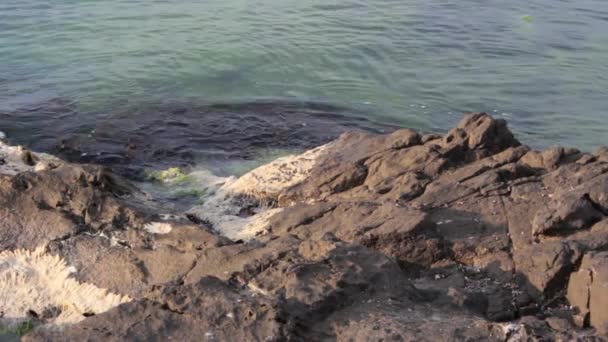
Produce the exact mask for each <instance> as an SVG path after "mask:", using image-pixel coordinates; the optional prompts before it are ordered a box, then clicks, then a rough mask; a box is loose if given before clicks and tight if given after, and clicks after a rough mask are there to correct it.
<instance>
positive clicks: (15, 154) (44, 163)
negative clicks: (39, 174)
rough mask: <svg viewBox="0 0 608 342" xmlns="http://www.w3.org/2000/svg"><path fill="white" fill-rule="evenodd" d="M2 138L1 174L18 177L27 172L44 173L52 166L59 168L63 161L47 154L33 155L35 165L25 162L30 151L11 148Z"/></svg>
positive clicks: (0, 154)
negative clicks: (18, 174) (43, 171)
mask: <svg viewBox="0 0 608 342" xmlns="http://www.w3.org/2000/svg"><path fill="white" fill-rule="evenodd" d="M2 140H3V139H2V138H1V137H0V174H4V175H9V176H12V175H16V174H17V173H20V172H26V171H42V170H46V169H48V168H50V167H51V166H52V165H55V166H59V165H61V164H63V161H62V160H61V159H59V158H57V157H54V156H52V155H50V154H46V153H32V152H29V153H31V154H32V157H33V159H34V160H33V161H34V163H33V165H29V164H26V163H25V162H24V156H25V154H26V153H28V151H27V150H26V149H25V148H23V147H22V146H10V145H8V144H6V143H4V142H3V141H2Z"/></svg>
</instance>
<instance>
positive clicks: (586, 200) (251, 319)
mask: <svg viewBox="0 0 608 342" xmlns="http://www.w3.org/2000/svg"><path fill="white" fill-rule="evenodd" d="M319 151H322V153H317V152H319ZM606 151H607V150H606V149H599V150H598V151H597V152H595V153H594V154H587V153H583V152H580V151H578V150H575V149H569V148H552V149H549V150H547V151H544V152H541V151H533V150H531V149H530V148H529V147H527V146H524V145H522V144H521V143H520V142H519V141H518V140H517V139H515V137H514V136H513V134H512V133H511V132H510V131H509V129H508V128H507V124H506V122H505V121H504V120H500V119H494V118H492V117H491V116H489V115H487V114H484V113H470V114H466V115H465V116H464V118H463V120H462V121H461V122H460V123H459V124H458V126H457V127H455V128H454V129H452V130H450V131H449V132H448V133H447V134H446V135H444V136H437V135H421V134H419V133H417V132H415V131H412V130H408V129H404V130H398V131H395V132H393V133H391V134H386V135H371V134H366V133H347V134H344V135H342V136H341V137H340V138H339V139H337V140H336V141H334V142H332V143H330V144H328V145H325V146H324V147H323V148H322V149H320V150H317V152H313V153H309V154H305V156H306V155H308V156H311V155H312V156H313V157H312V158H310V159H306V158H305V159H306V163H305V164H297V163H296V164H294V165H293V166H294V167H295V168H296V169H298V170H303V172H300V173H298V174H297V177H295V178H294V177H291V178H289V175H286V176H285V177H287V178H285V179H289V180H290V181H289V182H287V183H281V184H279V185H280V186H275V185H277V184H278V183H276V182H274V183H272V186H271V187H266V188H264V187H263V186H262V188H260V191H259V192H256V186H255V185H254V186H252V187H248V188H247V191H243V192H242V193H241V195H246V196H248V197H254V198H255V197H257V199H258V200H257V201H253V202H252V201H243V202H242V203H243V207H242V209H243V211H244V212H247V213H251V212H253V213H255V214H260V213H262V214H263V213H267V216H264V220H262V221H259V222H260V224H259V225H257V226H256V227H255V229H251V227H250V229H249V230H247V233H246V234H244V233H243V234H244V235H241V236H238V237H237V236H232V237H234V238H233V239H228V238H226V237H224V236H221V235H219V234H218V233H217V232H216V231H214V230H212V229H211V228H214V227H210V225H209V222H208V221H207V220H206V219H205V212H204V210H203V211H199V212H197V215H196V217H190V221H183V220H182V221H180V220H177V219H174V220H169V221H163V220H162V219H160V218H159V217H158V215H155V209H153V208H151V207H149V206H147V205H146V203H142V202H141V201H139V200H138V196H137V190H134V189H131V188H130V187H129V186H128V185H127V184H123V182H122V181H121V180H120V179H119V178H117V177H115V176H111V177H110V176H108V177H109V178H108V177H102V178H99V177H98V178H99V179H101V180H100V181H96V182H95V181H90V180H89V179H90V177H89V176H87V175H90V174H95V173H91V171H90V170H96V169H95V167H88V166H87V167H85V166H75V165H66V166H65V169H63V168H61V167H60V168H57V169H55V170H48V171H42V172H39V173H32V172H25V173H19V174H16V175H14V176H6V177H5V178H4V180H2V182H0V203H2V208H6V209H5V211H7V212H11V213H12V212H19V213H23V215H13V216H10V218H11V219H10V220H8V221H7V222H12V223H10V224H12V226H8V225H6V224H5V225H4V226H2V223H0V228H2V229H0V234H1V235H0V242H1V243H2V245H1V246H2V248H3V249H14V248H33V247H34V246H38V245H40V244H43V245H45V246H46V247H45V248H46V252H47V253H49V254H51V255H58V256H61V257H62V258H64V260H66V262H67V263H68V264H69V265H71V266H73V267H75V268H76V270H77V271H76V272H75V273H74V274H73V275H72V276H73V277H74V278H75V279H77V280H79V281H81V282H86V283H88V284H92V285H95V286H97V287H99V288H103V289H108V290H110V291H111V292H113V293H117V294H121V295H128V296H129V297H130V298H132V301H131V302H129V303H125V304H122V305H119V306H117V307H114V308H112V309H110V310H108V311H106V312H103V313H96V314H95V315H93V316H90V317H86V318H85V319H84V320H82V321H81V322H80V323H78V324H74V325H69V326H59V327H58V326H51V325H49V324H41V325H38V326H37V327H36V329H34V331H33V332H31V333H29V334H28V335H27V336H25V338H24V339H25V340H27V341H48V340H66V341H80V340H114V341H123V340H169V339H171V340H183V341H200V340H218V341H256V340H257V341H370V340H384V341H390V340H394V341H461V340H466V341H536V340H539V341H541V340H542V341H572V340H581V341H585V340H588V341H603V340H606V334H607V331H606V326H605V322H606V320H607V318H606V315H605V307H606V303H605V298H604V297H606V296H605V293H606V286H607V285H606V279H605V278H606V277H605V276H606V274H608V271H607V270H606V267H605V266H606V262H605V261H606V259H607V257H606V252H605V251H606V250H607V249H608V217H607V216H608V157H607V156H608V154H607V153H606ZM291 160H303V159H301V158H300V159H298V157H297V156H296V157H293V159H291ZM281 163H283V162H279V163H275V164H274V166H273V165H272V164H271V165H267V166H266V168H265V169H264V168H263V169H258V170H257V171H254V173H252V174H250V175H249V176H247V177H249V178H243V179H241V183H240V184H242V185H243V186H245V185H248V184H255V183H249V181H245V180H246V179H251V177H252V175H255V174H257V175H258V176H259V177H257V178H256V179H258V180H259V179H263V177H262V176H263V175H265V174H266V172H267V174H269V175H272V177H271V178H272V179H282V178H281V177H283V175H282V173H281V168H280V167H279V168H278V169H277V168H275V166H276V165H282V164H281ZM298 165H300V166H302V165H303V166H302V167H300V166H298ZM91 168H93V169H91ZM283 169H285V170H286V172H288V173H293V171H294V168H291V167H285V168H283ZM70 170H71V171H70ZM74 170H78V171H74ZM262 170H266V171H264V172H261V171H262ZM74 172H76V174H81V175H82V174H84V175H85V176H82V177H74V176H70V175H73V173H74ZM298 172H299V171H298ZM62 175H63V176H62ZM292 176H293V175H292ZM277 177H278V178H277ZM93 178H94V177H93ZM254 178H255V177H254ZM21 180H25V182H23V181H21ZM110 180H111V181H110ZM47 181H48V182H50V183H52V184H56V183H57V184H64V185H63V188H54V187H51V186H50V185H46V187H47V188H48V189H50V190H51V191H50V192H49V193H50V194H51V195H45V196H46V197H44V196H42V195H41V194H40V193H39V192H38V191H37V190H36V184H46V183H45V182H47ZM263 183H264V182H262V184H263ZM24 184H29V186H24ZM100 184H105V185H104V186H100ZM117 184H120V185H121V186H120V187H118V189H123V191H117V190H116V189H115V185H117ZM237 184H238V183H237ZM283 185H284V186H283ZM53 186H55V185H53ZM66 187H67V188H68V189H70V191H69V192H68V193H69V194H76V196H74V195H70V196H68V194H67V193H65V191H62V189H66ZM15 189H18V190H15ZM269 189H270V190H269ZM233 190H234V189H233ZM52 194H56V195H52ZM256 194H259V196H257V195H256ZM85 195H86V196H85ZM232 195H235V196H236V197H238V195H239V191H236V190H234V191H232ZM49 196H55V197H51V198H52V199H53V200H49ZM57 198H59V199H61V201H57V200H56V199H57ZM259 199H262V200H259ZM58 202H59V203H62V205H61V206H58V205H57V203H58ZM35 203H46V204H43V205H35ZM93 203H95V204H98V203H108V205H107V206H99V205H96V206H94V205H93ZM234 203H237V204H238V203H239V202H238V201H237V202H232V204H234ZM92 208H97V209H95V210H93V209H92ZM109 208H114V209H109ZM266 208H270V209H272V210H275V211H271V212H269V211H265V210H264V209H266ZM256 210H257V211H256ZM118 213H123V214H121V215H118ZM268 213H270V214H268ZM25 214H29V215H25ZM5 215H7V214H5ZM244 216H246V215H244ZM7 217H8V216H7ZM29 217H32V219H30V218H29ZM51 219H52V220H55V221H50V220H51ZM44 221H49V222H57V224H54V225H48V224H47V225H41V223H43V222H44ZM165 224H167V225H168V226H167V225H165ZM169 226H170V229H169ZM14 227H19V228H17V229H15V228H14ZM51 227H53V228H51ZM54 227H59V228H54ZM55 229H59V230H57V231H56V230H55ZM236 233H239V232H236ZM240 233H242V231H241V232H240ZM22 234H23V236H22ZM31 240H35V241H33V242H32V241H31ZM596 303H597V304H596Z"/></svg>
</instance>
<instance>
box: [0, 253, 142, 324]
mask: <svg viewBox="0 0 608 342" xmlns="http://www.w3.org/2000/svg"><path fill="white" fill-rule="evenodd" d="M73 272H75V268H74V267H69V266H68V265H67V264H66V262H65V261H64V260H63V259H61V258H60V257H59V256H55V255H48V254H45V252H44V248H37V249H36V250H34V251H25V250H16V251H4V252H2V253H0V312H2V313H3V319H6V320H13V321H20V320H21V321H22V320H24V319H27V317H28V312H30V310H31V311H34V312H36V313H38V314H42V313H43V312H44V311H45V310H58V313H59V314H58V315H57V316H56V317H54V318H50V319H49V322H48V323H54V324H71V323H77V322H80V321H82V320H83V319H84V318H85V316H84V314H85V313H93V314H99V313H102V312H105V311H107V310H110V309H111V308H113V307H115V306H117V305H120V304H122V303H126V302H128V301H130V300H131V299H130V298H129V297H127V296H121V295H117V294H112V293H108V291H107V290H105V289H102V288H99V287H97V286H95V285H92V284H88V283H80V282H78V281H76V280H75V279H74V278H72V277H71V274H72V273H73Z"/></svg>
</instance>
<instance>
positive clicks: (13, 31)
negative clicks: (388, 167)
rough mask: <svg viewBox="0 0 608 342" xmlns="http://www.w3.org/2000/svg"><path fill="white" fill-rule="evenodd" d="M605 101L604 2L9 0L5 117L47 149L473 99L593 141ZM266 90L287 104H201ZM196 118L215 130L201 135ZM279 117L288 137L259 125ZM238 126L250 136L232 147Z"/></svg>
mask: <svg viewBox="0 0 608 342" xmlns="http://www.w3.org/2000/svg"><path fill="white" fill-rule="evenodd" d="M607 98H608V2H606V1H604V0H576V1H574V0H567V1H555V0H537V1H527V0H512V1H499V0H484V1H480V0H459V1H443V0H442V1H440V0H424V1H419V0H412V1H396V0H341V1H327V0H309V1H295V0H280V1H279V0H263V1H262V0H258V1H238V0H221V1H219V0H210V1H193V0H162V1H160V0H156V1H153V0H145V1H144V0H103V1H99V0H54V1H47V0H2V1H0V113H4V114H0V130H3V131H6V132H7V133H9V136H10V137H12V138H13V139H14V140H15V141H16V142H21V143H27V144H29V145H34V146H38V147H40V148H42V149H44V150H52V149H57V148H58V147H60V146H61V145H62V140H66V139H67V140H69V141H73V140H74V139H81V138H82V136H83V135H88V134H89V133H90V132H93V131H95V132H97V133H101V134H105V135H106V136H107V137H106V139H105V140H103V139H101V140H99V139H96V140H95V143H97V144H98V146H99V148H97V149H96V151H92V152H94V153H101V152H104V153H105V152H107V153H108V154H112V153H114V150H115V149H116V145H118V144H123V143H126V144H128V143H129V142H128V139H126V138H125V135H127V134H129V132H131V131H133V132H135V134H134V135H135V136H136V138H137V139H147V140H151V141H154V140H155V139H156V138H157V137H159V136H161V137H162V139H160V142H159V144H161V143H166V142H171V144H173V145H175V146H173V147H172V148H173V150H170V151H168V154H169V155H176V154H178V155H179V153H182V152H184V150H190V151H186V152H193V153H194V155H195V157H193V158H203V159H204V158H205V156H207V155H215V154H217V153H218V150H222V149H223V148H222V146H223V145H222V144H226V146H227V147H226V149H225V150H227V151H228V152H227V153H228V154H231V153H233V152H234V150H235V149H248V148H249V149H251V148H254V147H256V146H258V147H260V146H262V147H263V148H266V149H276V148H279V149H280V148H293V147H298V146H299V147H305V146H307V145H311V144H314V143H318V142H322V141H323V140H324V139H321V136H323V137H325V140H327V139H328V138H331V137H333V136H335V134H337V133H338V132H339V131H342V130H344V129H348V128H349V127H353V126H356V127H359V128H364V129H365V128H373V129H376V130H377V129H379V127H384V126H383V124H389V125H403V126H409V127H413V128H417V129H422V130H426V131H433V130H444V129H447V128H449V127H450V126H451V125H453V124H454V123H455V122H456V121H457V120H458V119H459V118H460V114H459V113H460V112H462V111H469V110H474V111H481V110H483V111H488V112H491V113H494V114H495V115H498V116H501V117H504V118H506V119H508V120H509V122H510V125H511V127H513V129H514V130H515V131H516V132H517V134H518V137H519V138H520V139H521V140H522V141H524V142H525V143H528V144H531V145H533V146H535V147H546V146H549V145H555V144H566V145H575V146H577V147H579V148H582V149H587V150H588V149H592V148H594V147H595V146H597V145H599V144H606V143H608V142H606V140H605V139H606V137H607V136H608V125H606V123H605V121H606V119H608V100H607ZM259 100H265V101H266V102H267V103H275V102H276V103H277V105H276V107H275V109H276V110H271V111H270V112H271V113H275V114H276V112H277V111H280V110H281V108H283V104H284V103H290V104H291V105H292V111H291V114H290V115H288V116H285V117H278V116H277V117H276V120H275V119H273V117H272V116H269V115H268V114H267V113H266V114H264V113H261V112H256V111H257V110H259V111H265V110H266V111H267V110H268V107H263V106H262V107H256V108H253V109H251V108H249V109H247V110H243V109H242V107H238V106H237V108H236V109H234V108H231V107H224V108H223V109H220V110H215V111H214V110H211V111H210V110H200V107H201V106H208V105H209V104H213V103H227V104H233V103H251V102H252V101H259ZM311 102H313V103H324V104H331V105H335V107H327V108H325V109H324V110H323V111H324V112H325V113H326V114H328V115H327V116H326V117H325V118H322V119H319V117H318V116H315V117H311V116H310V115H308V114H303V115H301V116H299V115H298V114H297V113H298V110H297V109H293V105H294V104H298V105H301V107H302V111H303V112H306V111H308V110H309V109H310V103H311ZM176 103H177V104H179V105H175V104H176ZM157 104H163V105H162V106H159V105H157ZM163 106H164V107H163ZM167 106H175V107H178V108H182V111H181V112H180V111H179V110H177V111H176V110H173V109H167ZM158 107H162V108H161V109H158ZM184 107H185V109H184ZM24 108H26V109H27V110H25V109H24ZM155 108H156V109H155ZM163 108H164V109H163ZM193 108H194V109H193ZM196 108H199V109H196ZM331 108H336V111H337V114H339V115H335V116H334V115H329V114H332V113H333V109H331ZM250 109H251V110H250ZM167 113H170V115H168V114H167ZM183 113H190V115H186V114H184V115H182V114H183ZM203 114H204V115H205V117H206V119H204V120H202V122H209V121H213V122H214V123H215V124H216V125H219V128H218V127H216V126H214V127H212V128H210V131H212V132H214V133H213V134H211V135H210V137H208V139H207V140H204V139H203V140H201V139H200V138H201V137H200V135H199V136H198V139H199V141H198V142H196V141H195V142H192V137H191V136H187V135H188V134H193V131H194V128H196V130H199V131H200V130H204V127H202V126H201V124H200V121H199V118H200V116H199V115H203ZM226 115H227V116H228V117H229V118H230V120H232V121H231V122H229V123H227V124H226V125H225V126H223V123H222V118H223V117H224V116H226ZM210 117H212V119H209V118H210ZM144 118H145V119H144ZM356 118H365V119H367V121H362V120H358V119H356ZM309 120H310V121H311V122H312V127H311V128H309V129H305V130H300V131H297V130H295V131H294V130H293V127H295V123H298V124H303V125H306V124H307V123H308V121H309ZM319 120H322V121H323V123H320V121H319ZM176 122H177V125H178V126H171V125H172V124H176ZM315 122H316V124H315ZM241 123H242V125H241ZM275 124H276V125H277V126H278V127H279V128H281V127H282V128H283V129H284V132H292V133H293V134H282V135H281V134H274V133H268V132H267V131H265V130H264V129H262V132H263V133H264V134H265V135H264V134H262V135H258V136H256V134H255V132H256V131H255V130H256V129H260V127H264V125H267V127H271V129H269V130H270V131H272V132H276V129H274V128H273V127H275V128H276V127H277V126H275ZM179 125H181V126H179ZM330 126H335V127H330ZM163 127H164V128H163ZM170 127H190V128H184V129H177V130H173V128H170ZM193 127H194V128H193ZM235 127H237V128H238V127H242V128H243V129H241V130H239V129H235ZM322 127H323V129H325V130H327V131H322V132H320V133H319V132H315V129H321V128H322ZM244 129H250V130H252V131H251V132H250V133H248V134H246V135H247V136H248V137H249V138H250V139H252V140H253V141H254V142H253V143H251V144H249V143H248V142H247V140H243V139H241V140H239V139H238V138H236V140H238V141H240V142H241V144H230V142H231V141H232V140H234V139H235V137H239V134H242V132H243V130H244ZM100 130H102V132H100ZM158 130H164V131H165V133H162V132H161V133H160V135H159V132H158ZM279 130H280V129H279ZM171 134H175V136H174V138H173V140H172V139H171ZM195 135H196V134H195ZM115 136H118V137H119V138H120V139H114V140H113V138H114V137H115ZM266 138H268V139H266ZM213 139H217V140H213ZM285 139H291V141H286V140H285ZM194 140H196V137H195V139H194ZM103 142H105V143H106V145H103V144H102V143H103ZM112 142H113V144H111V143H112ZM89 143H91V142H89ZM256 144H257V145H256ZM82 145H86V144H85V143H83V144H82ZM110 145H111V146H110ZM85 147H86V146H85ZM106 147H107V149H108V151H105V150H104V148H106ZM85 149H86V148H85ZM180 149H181V150H180ZM192 150H193V151H192ZM224 152H225V151H224ZM81 153H88V152H86V151H84V152H83V151H81ZM188 156H191V155H190V154H188ZM234 156H235V157H240V156H239V155H238V153H234ZM117 158H118V157H117ZM106 161H108V160H106ZM108 162H109V161H108Z"/></svg>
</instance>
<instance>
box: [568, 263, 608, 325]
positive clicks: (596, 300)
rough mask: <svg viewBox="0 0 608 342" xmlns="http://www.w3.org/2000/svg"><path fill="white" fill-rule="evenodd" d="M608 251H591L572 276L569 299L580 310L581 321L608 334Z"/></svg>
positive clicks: (569, 285)
mask: <svg viewBox="0 0 608 342" xmlns="http://www.w3.org/2000/svg"><path fill="white" fill-rule="evenodd" d="M607 294H608V252H599V253H589V254H586V255H585V257H584V258H583V261H582V263H581V265H580V268H579V270H578V272H575V273H573V274H572V276H571V277H570V282H569V283H568V300H569V301H570V304H571V305H573V306H575V307H576V308H577V309H578V310H579V315H580V316H579V318H580V319H579V322H582V323H583V324H590V325H591V326H593V327H594V328H596V329H597V330H598V332H600V333H601V334H604V335H608V297H607Z"/></svg>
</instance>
